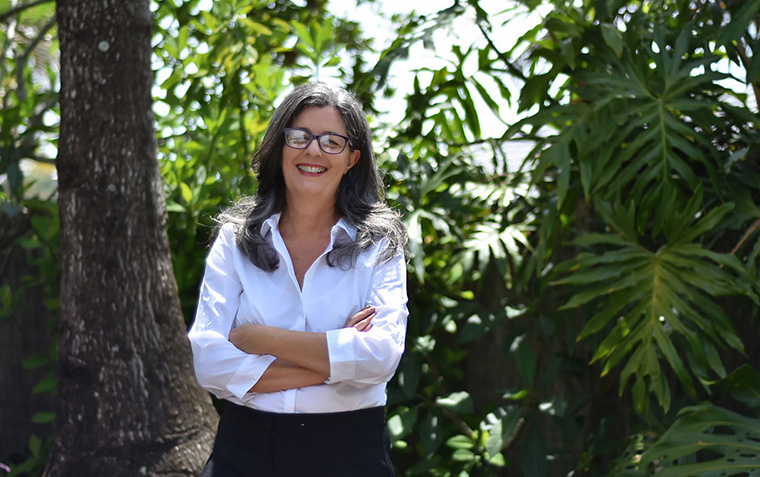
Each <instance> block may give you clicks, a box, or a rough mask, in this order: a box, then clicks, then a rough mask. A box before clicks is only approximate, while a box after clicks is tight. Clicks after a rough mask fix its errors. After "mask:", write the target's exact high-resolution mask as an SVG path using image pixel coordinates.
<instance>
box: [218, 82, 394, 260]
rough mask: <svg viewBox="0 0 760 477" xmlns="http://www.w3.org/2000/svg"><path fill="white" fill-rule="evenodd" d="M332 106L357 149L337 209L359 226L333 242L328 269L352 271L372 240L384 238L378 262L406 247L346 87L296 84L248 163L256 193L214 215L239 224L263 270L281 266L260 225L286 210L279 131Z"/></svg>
mask: <svg viewBox="0 0 760 477" xmlns="http://www.w3.org/2000/svg"><path fill="white" fill-rule="evenodd" d="M325 106H332V107H333V108H335V109H336V110H337V111H338V112H339V113H340V114H341V116H342V117H343V122H344V123H345V125H346V131H347V134H348V136H349V138H350V139H349V142H348V147H349V148H350V150H351V151H356V150H358V151H360V152H361V154H360V155H359V161H358V162H357V163H356V165H355V166H354V167H352V168H351V169H349V170H348V172H347V173H346V174H345V175H344V176H343V178H342V179H341V182H340V185H339V186H338V191H337V197H336V208H337V210H338V213H339V214H340V215H341V216H343V217H344V218H345V219H346V220H348V221H349V222H350V223H352V224H353V225H354V226H355V227H356V230H357V234H356V240H353V241H349V242H348V243H345V244H342V245H337V244H336V246H335V248H334V249H333V250H332V251H331V252H330V253H329V254H328V255H327V263H328V264H329V265H330V266H331V267H335V266H338V267H340V268H341V269H344V270H347V269H350V268H351V267H352V266H353V265H354V263H355V262H356V257H357V256H358V255H359V254H361V253H362V252H364V251H365V250H367V248H368V247H370V246H371V245H373V244H376V243H379V242H380V241H382V240H383V239H385V240H386V242H385V248H384V249H383V251H382V253H381V254H380V257H379V261H380V262H383V261H387V260H390V259H391V258H393V257H394V256H395V255H396V254H398V253H399V252H401V251H402V250H403V249H404V247H405V246H406V242H407V235H406V229H405V228H404V226H403V224H402V223H401V219H400V218H399V216H398V214H397V213H396V212H394V211H393V210H392V209H391V208H390V207H388V205H387V204H386V203H385V200H384V195H383V182H382V178H381V176H380V171H379V170H378V168H377V163H376V161H375V154H374V152H373V150H372V134H371V132H370V129H369V124H367V118H366V116H365V115H364V111H363V110H362V107H361V104H360V103H359V101H358V100H357V99H356V97H354V95H353V94H351V93H349V92H348V91H346V90H345V89H342V88H338V87H335V86H331V85H327V84H325V83H310V84H305V85H301V86H298V87H296V88H295V89H294V90H293V91H292V92H291V93H290V94H289V95H288V96H287V97H286V98H285V100H284V101H283V102H282V104H281V105H280V106H279V107H278V108H277V109H276V110H275V112H274V115H273V117H272V120H271V122H270V123H269V127H267V130H266V133H265V134H264V139H263V140H262V143H261V146H260V147H259V149H258V150H257V151H256V153H255V154H254V156H253V160H252V161H251V165H252V166H253V170H254V172H256V174H257V177H258V182H259V187H258V190H257V191H256V195H254V196H252V197H246V198H243V199H242V200H240V201H239V202H238V203H237V204H235V205H234V206H233V207H232V208H230V209H228V210H226V211H225V212H223V213H222V214H220V215H219V216H218V217H217V220H218V221H219V222H220V223H222V224H224V223H228V222H231V223H234V224H236V225H237V226H238V227H237V231H238V232H237V244H238V247H239V248H240V250H241V251H242V252H243V253H244V254H245V255H246V256H247V257H248V258H249V259H250V260H251V262H253V264H254V265H256V266H257V267H259V268H261V269H262V270H266V271H272V270H275V269H276V268H277V267H278V265H279V259H278V257H277V253H276V252H275V251H274V249H273V248H272V247H271V245H270V244H269V243H268V242H267V241H266V239H265V238H264V237H262V235H261V225H262V224H263V223H264V221H266V220H267V219H268V218H269V217H270V216H271V215H272V214H275V213H278V212H280V213H281V212H284V211H285V209H286V208H287V202H286V198H285V178H284V177H283V174H282V150H283V147H285V136H284V133H283V129H284V128H286V127H289V126H290V125H292V123H293V121H294V119H295V118H296V116H298V114H299V113H300V112H301V111H303V110H304V109H306V108H309V107H320V108H321V107H325Z"/></svg>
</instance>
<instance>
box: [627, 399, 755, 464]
mask: <svg viewBox="0 0 760 477" xmlns="http://www.w3.org/2000/svg"><path fill="white" fill-rule="evenodd" d="M697 453H700V455H702V456H703V457H702V458H701V459H700V461H699V462H696V463H684V461H685V462H695V461H696V459H695V458H694V457H696V455H697ZM688 456H693V457H692V458H687V457H688ZM655 461H656V462H657V464H656V465H657V467H658V468H660V470H658V472H657V475H658V476H665V477H676V476H682V475H707V473H708V472H720V471H724V472H725V471H728V472H730V474H724V475H735V474H736V473H742V472H749V471H752V470H756V469H757V468H758V462H760V420H758V419H753V418H750V417H747V416H743V415H741V414H738V413H735V412H733V411H729V410H727V409H724V408H721V407H718V406H715V405H713V404H711V403H706V404H700V405H697V406H691V407H686V408H684V409H682V410H681V411H680V412H679V414H678V419H677V420H676V421H675V422H674V423H673V425H672V426H670V428H669V429H668V430H667V431H666V432H665V434H663V436H662V438H660V440H659V441H658V442H656V443H655V444H654V445H653V446H652V447H651V448H650V449H649V450H647V451H646V452H645V453H644V454H643V455H642V456H641V464H642V466H648V465H652V464H653V462H655ZM716 475H718V474H716Z"/></svg>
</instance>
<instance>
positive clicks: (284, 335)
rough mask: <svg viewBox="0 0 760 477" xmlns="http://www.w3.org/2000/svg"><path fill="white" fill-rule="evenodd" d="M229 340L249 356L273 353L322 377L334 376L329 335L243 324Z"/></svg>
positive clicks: (231, 333)
mask: <svg viewBox="0 0 760 477" xmlns="http://www.w3.org/2000/svg"><path fill="white" fill-rule="evenodd" d="M229 339H230V341H231V342H232V344H234V345H235V346H237V347H238V348H240V349H241V350H243V351H245V352H246V353H249V354H271V355H272V356H277V357H278V358H282V359H284V360H287V361H290V362H291V363H294V364H297V365H299V366H302V367H304V368H306V369H309V370H311V371H313V372H315V373H317V374H319V375H320V376H325V377H327V376H330V357H329V354H328V350H327V335H326V334H325V333H312V332H308V331H293V330H284V329H282V328H276V327H273V326H264V325H242V326H239V327H237V328H235V329H233V330H232V331H231V332H230V337H229ZM325 379H326V378H325ZM323 381H324V380H323Z"/></svg>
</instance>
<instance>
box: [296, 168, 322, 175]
mask: <svg viewBox="0 0 760 477" xmlns="http://www.w3.org/2000/svg"><path fill="white" fill-rule="evenodd" d="M298 168H299V169H301V170H302V171H304V172H308V173H310V174H318V173H320V172H325V170H326V169H325V168H324V167H314V166H298Z"/></svg>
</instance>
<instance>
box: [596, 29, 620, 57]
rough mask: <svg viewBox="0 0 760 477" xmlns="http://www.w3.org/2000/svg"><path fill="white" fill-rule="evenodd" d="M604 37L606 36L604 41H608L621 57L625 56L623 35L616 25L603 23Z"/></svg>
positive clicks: (608, 44)
mask: <svg viewBox="0 0 760 477" xmlns="http://www.w3.org/2000/svg"><path fill="white" fill-rule="evenodd" d="M601 27H602V38H604V42H605V43H607V46H609V47H610V48H612V51H614V52H615V55H616V56H617V57H618V58H620V57H622V56H623V36H622V35H621V34H620V30H618V29H617V28H616V27H615V25H611V24H609V23H602V25H601Z"/></svg>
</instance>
